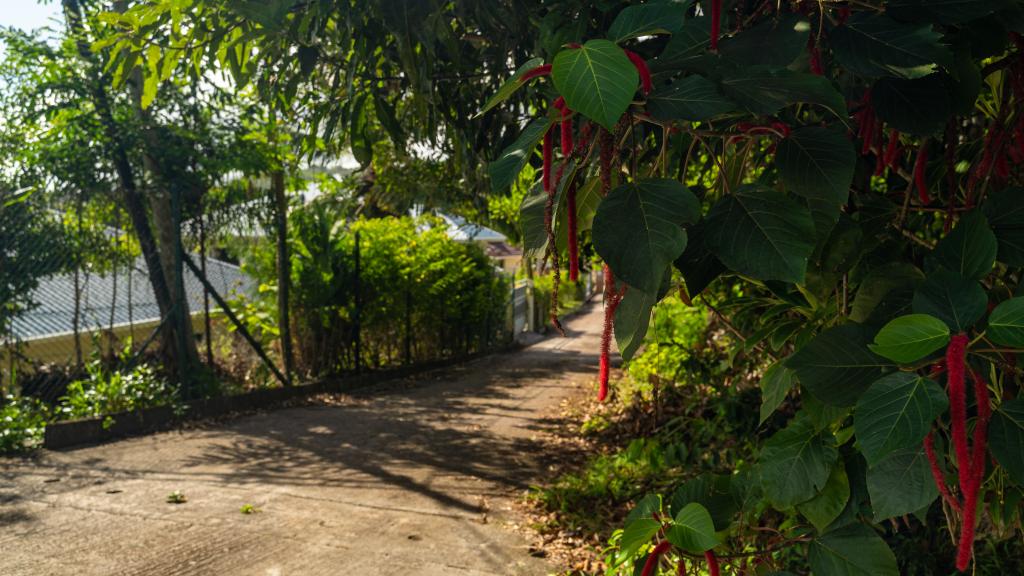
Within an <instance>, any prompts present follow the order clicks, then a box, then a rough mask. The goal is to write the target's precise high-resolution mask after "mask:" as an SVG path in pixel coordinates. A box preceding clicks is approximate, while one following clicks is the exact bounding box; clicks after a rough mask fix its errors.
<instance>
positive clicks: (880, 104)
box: [871, 74, 953, 136]
mask: <svg viewBox="0 0 1024 576" xmlns="http://www.w3.org/2000/svg"><path fill="white" fill-rule="evenodd" d="M948 90H949V87H948V85H947V84H946V81H945V80H944V79H943V77H942V76H941V75H939V74H932V75H930V76H925V77H924V78H918V79H915V80H904V79H902V78H882V79H881V80H879V81H878V82H875V85H874V87H872V89H871V106H872V108H874V110H875V113H876V114H878V118H879V119H881V120H882V121H883V122H885V123H886V124H888V125H889V126H890V127H892V128H895V129H896V130H899V131H900V132H905V133H907V134H913V135H915V136H928V135H931V134H934V133H936V132H938V131H940V130H942V129H943V127H944V126H945V125H946V122H947V121H948V120H949V118H950V116H952V114H953V110H952V103H951V99H950V94H949V91H948Z"/></svg>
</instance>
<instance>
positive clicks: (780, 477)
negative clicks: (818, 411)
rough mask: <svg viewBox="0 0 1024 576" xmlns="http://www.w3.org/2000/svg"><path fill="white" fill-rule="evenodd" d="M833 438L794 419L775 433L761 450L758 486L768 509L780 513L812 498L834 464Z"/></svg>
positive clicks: (807, 421) (822, 486) (836, 455)
mask: <svg viewBox="0 0 1024 576" xmlns="http://www.w3.org/2000/svg"><path fill="white" fill-rule="evenodd" d="M837 457H838V452H837V451H836V439H835V437H833V436H832V434H831V433H828V432H820V433H819V432H818V431H817V430H815V427H814V424H813V423H812V422H811V421H810V419H809V418H806V417H798V418H796V419H794V420H793V421H792V422H790V423H789V425H788V426H786V427H785V428H783V429H782V430H780V431H778V432H776V433H775V435H774V436H772V437H771V438H769V439H768V441H767V442H765V445H764V448H763V449H762V450H761V457H760V460H759V461H760V465H761V485H762V487H763V488H764V492H765V495H766V496H767V497H768V500H769V501H770V502H771V503H772V506H774V507H776V508H778V509H780V510H782V509H786V508H790V507H792V506H795V505H796V504H799V503H801V502H806V501H807V500H810V499H811V498H813V497H814V496H815V495H816V494H817V493H818V492H820V491H821V489H822V488H824V487H825V483H826V482H827V481H828V477H829V474H830V472H831V470H832V466H833V464H835V462H836V458H837Z"/></svg>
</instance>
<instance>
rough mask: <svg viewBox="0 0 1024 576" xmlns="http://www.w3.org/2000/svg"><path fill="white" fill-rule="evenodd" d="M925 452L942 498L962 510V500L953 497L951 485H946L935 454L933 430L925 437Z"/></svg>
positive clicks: (956, 508) (954, 509) (957, 509)
mask: <svg viewBox="0 0 1024 576" xmlns="http://www.w3.org/2000/svg"><path fill="white" fill-rule="evenodd" d="M924 453H925V455H926V456H927V457H928V466H929V468H931V471H932V478H934V479H935V487H936V488H938V489H939V494H941V495H942V499H943V500H945V501H946V503H947V504H949V507H950V508H952V509H953V511H955V512H958V513H959V512H960V502H959V501H957V499H956V498H954V497H953V495H952V494H950V492H949V487H948V486H946V479H945V478H943V477H942V468H941V467H940V466H939V459H938V457H936V455H935V441H934V440H933V439H932V434H931V432H929V433H928V435H927V436H925V437H924Z"/></svg>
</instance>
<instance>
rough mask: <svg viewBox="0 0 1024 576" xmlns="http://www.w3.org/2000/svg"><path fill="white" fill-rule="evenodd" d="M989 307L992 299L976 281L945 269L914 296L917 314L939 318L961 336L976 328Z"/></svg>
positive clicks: (938, 271)
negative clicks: (976, 324)
mask: <svg viewBox="0 0 1024 576" xmlns="http://www.w3.org/2000/svg"><path fill="white" fill-rule="evenodd" d="M987 307H988V297H987V296H985V291H984V290H983V289H982V288H981V285H980V284H978V282H977V281H976V280H969V279H967V278H964V277H963V276H961V275H959V274H957V273H956V272H950V271H949V270H945V269H942V270H936V271H935V272H932V273H931V274H929V275H928V278H927V279H925V281H924V284H922V285H921V286H919V287H918V289H917V290H916V291H915V292H914V312H915V313H917V314H930V315H932V316H935V317H936V318H938V319H939V320H942V321H943V322H945V323H946V324H947V325H949V327H950V328H951V329H952V330H955V331H957V332H966V331H967V330H968V329H969V328H970V327H971V326H974V323H975V322H977V321H978V320H980V319H981V317H982V316H983V315H984V314H985V310H986V308H987Z"/></svg>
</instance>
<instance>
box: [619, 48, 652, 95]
mask: <svg viewBox="0 0 1024 576" xmlns="http://www.w3.org/2000/svg"><path fill="white" fill-rule="evenodd" d="M625 52H626V57H627V58H629V61H630V62H632V63H633V66H634V67H636V71H637V74H639V75H640V91H641V92H643V93H644V95H645V96H646V95H647V94H648V93H650V91H651V89H652V88H654V84H653V83H652V82H651V70H650V68H648V67H647V62H645V61H644V59H643V57H641V56H640V55H639V54H637V53H636V52H633V51H632V50H625Z"/></svg>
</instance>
